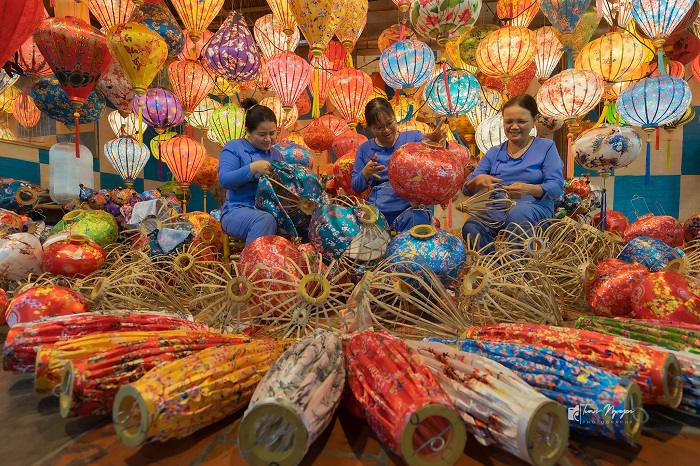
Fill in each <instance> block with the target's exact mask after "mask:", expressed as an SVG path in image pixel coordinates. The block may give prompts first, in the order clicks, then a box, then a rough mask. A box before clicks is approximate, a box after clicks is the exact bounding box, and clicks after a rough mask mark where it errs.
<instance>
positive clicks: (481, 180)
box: [467, 173, 503, 191]
mask: <svg viewBox="0 0 700 466" xmlns="http://www.w3.org/2000/svg"><path fill="white" fill-rule="evenodd" d="M501 181H503V180H502V179H500V178H496V177H495V176H491V175H487V174H486V173H482V174H481V175H476V176H475V177H474V178H472V179H471V180H470V181H469V182H467V189H468V190H469V191H481V190H482V189H488V190H492V189H493V188H495V187H496V184H498V183H500V182H501Z"/></svg>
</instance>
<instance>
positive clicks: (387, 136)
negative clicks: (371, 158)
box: [369, 115, 398, 146]
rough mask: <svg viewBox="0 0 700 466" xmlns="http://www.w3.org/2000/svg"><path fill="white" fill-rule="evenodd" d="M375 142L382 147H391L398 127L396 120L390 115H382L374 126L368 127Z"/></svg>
mask: <svg viewBox="0 0 700 466" xmlns="http://www.w3.org/2000/svg"><path fill="white" fill-rule="evenodd" d="M369 129H370V131H372V134H374V137H375V138H376V139H377V142H378V143H379V144H381V145H383V146H391V145H393V144H394V141H395V140H396V133H397V131H398V127H397V125H396V118H394V117H393V116H390V115H382V116H380V117H379V119H378V121H377V123H376V124H374V125H372V126H370V127H369Z"/></svg>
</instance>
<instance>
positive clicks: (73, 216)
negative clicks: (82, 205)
mask: <svg viewBox="0 0 700 466" xmlns="http://www.w3.org/2000/svg"><path fill="white" fill-rule="evenodd" d="M64 230H68V231H70V232H72V233H80V234H83V235H85V236H88V237H89V238H91V239H92V240H93V241H95V242H96V243H97V244H98V245H100V246H102V247H105V246H107V245H109V244H112V243H114V242H116V241H117V234H118V232H119V227H118V225H117V221H116V220H115V219H114V217H113V216H112V215H111V214H109V213H108V212H105V211H104V210H72V211H70V212H68V213H67V214H66V215H64V216H63V219H62V220H61V221H60V222H58V223H57V224H56V226H55V227H53V228H52V229H51V234H54V233H58V232H59V231H64Z"/></svg>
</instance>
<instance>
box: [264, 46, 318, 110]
mask: <svg viewBox="0 0 700 466" xmlns="http://www.w3.org/2000/svg"><path fill="white" fill-rule="evenodd" d="M265 71H267V73H268V76H269V77H270V85H271V86H272V88H273V89H274V90H275V92H276V93H277V96H278V97H279V99H280V101H281V102H282V107H283V108H284V111H285V112H289V111H291V110H292V107H293V106H294V102H296V100H297V99H298V98H299V96H300V95H301V93H302V92H304V88H305V87H306V85H307V84H308V82H309V75H310V74H311V67H310V66H309V64H308V63H307V62H306V60H304V59H303V58H301V57H300V56H299V55H297V54H295V53H293V52H282V53H280V54H277V55H275V56H273V57H272V58H270V59H269V60H268V61H267V63H266V64H265Z"/></svg>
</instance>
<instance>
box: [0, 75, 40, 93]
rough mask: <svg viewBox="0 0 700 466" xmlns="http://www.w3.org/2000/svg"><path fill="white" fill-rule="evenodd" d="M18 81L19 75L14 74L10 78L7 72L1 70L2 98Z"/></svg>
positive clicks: (0, 85)
mask: <svg viewBox="0 0 700 466" xmlns="http://www.w3.org/2000/svg"><path fill="white" fill-rule="evenodd" d="M49 74H50V71H49ZM18 79H19V74H17V73H14V74H13V75H12V76H10V75H9V74H7V72H6V71H5V70H0V96H2V95H3V94H4V93H5V91H6V90H7V89H9V88H11V87H12V85H13V84H14V83H16V82H17V80H18Z"/></svg>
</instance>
